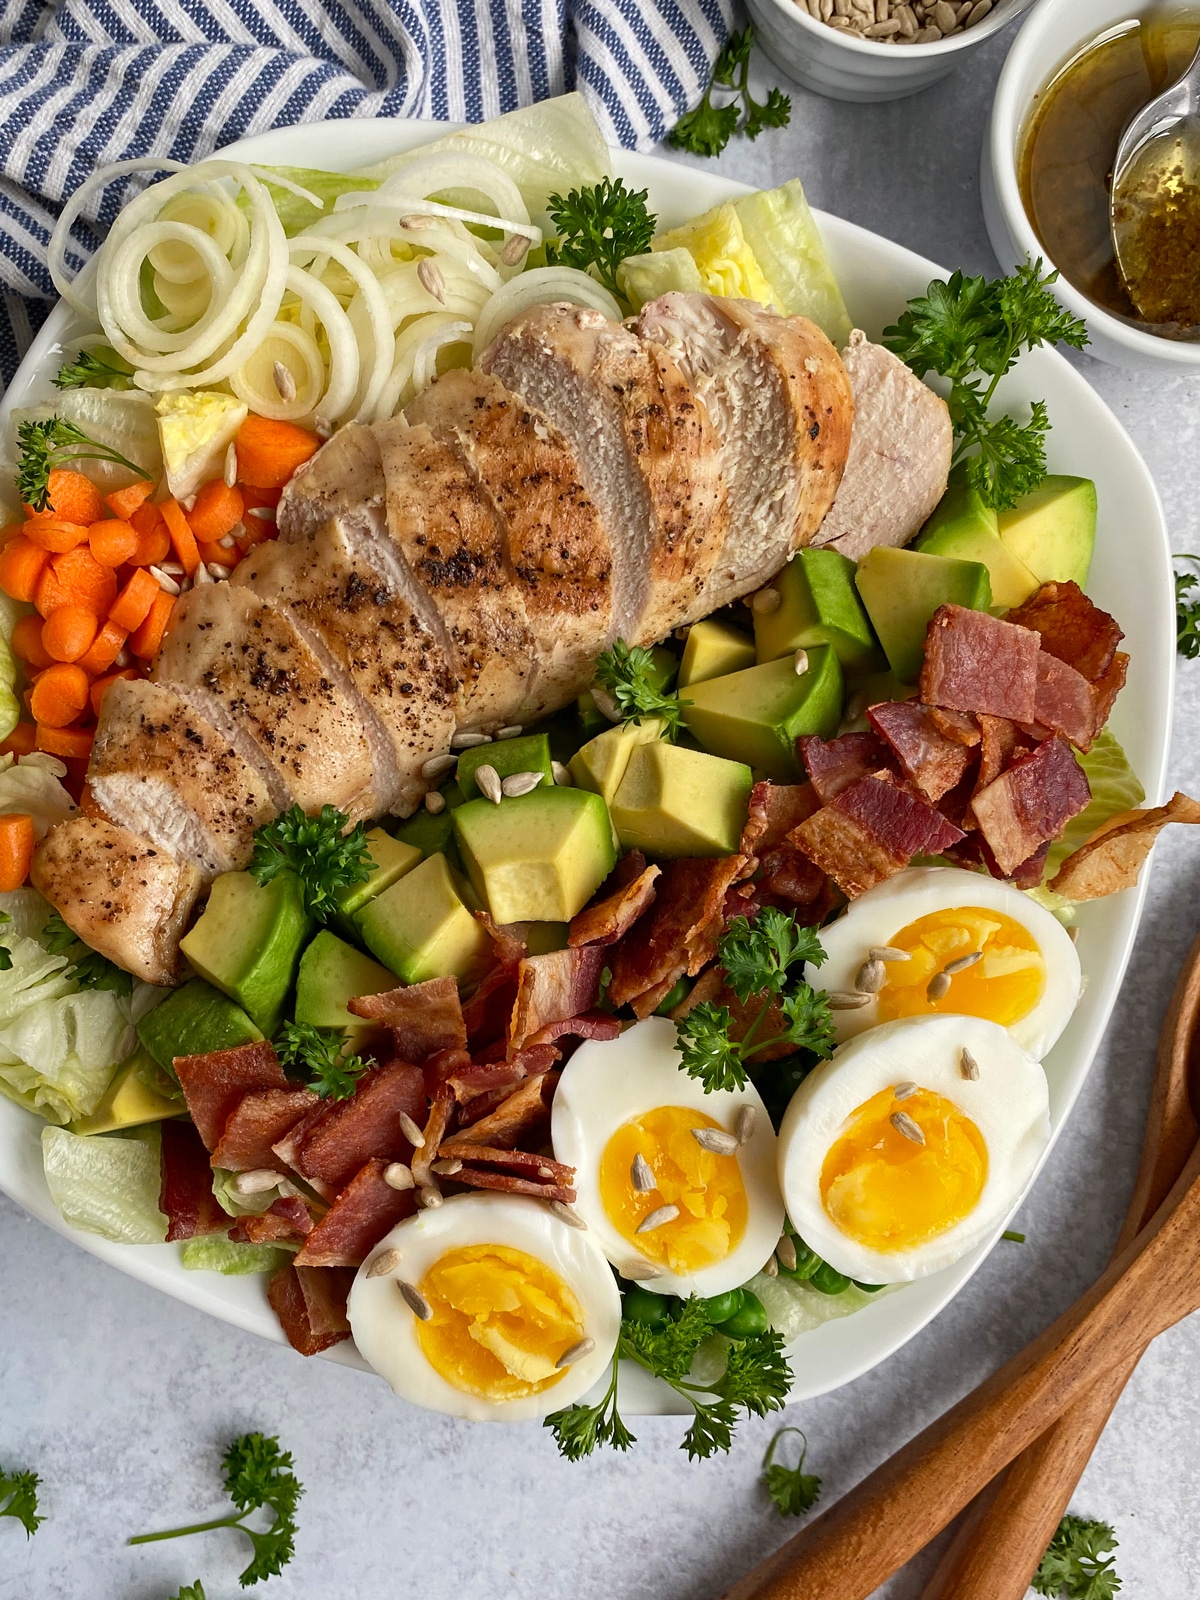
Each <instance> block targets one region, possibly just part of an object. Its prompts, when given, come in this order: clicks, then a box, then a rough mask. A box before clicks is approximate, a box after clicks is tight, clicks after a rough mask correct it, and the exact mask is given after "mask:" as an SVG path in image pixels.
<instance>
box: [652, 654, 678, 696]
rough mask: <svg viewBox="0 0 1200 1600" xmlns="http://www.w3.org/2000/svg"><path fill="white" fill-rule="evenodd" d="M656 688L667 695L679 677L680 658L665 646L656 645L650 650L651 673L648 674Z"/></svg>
mask: <svg viewBox="0 0 1200 1600" xmlns="http://www.w3.org/2000/svg"><path fill="white" fill-rule="evenodd" d="M647 676H648V677H649V679H650V682H651V683H652V684H653V685H654V687H655V688H656V689H658V690H660V691H661V692H662V693H663V694H666V692H667V690H668V689H670V688H671V687H672V686H673V685H674V683H675V680H676V678H678V676H679V657H678V656H677V655H676V654H675V652H674V651H673V650H668V649H667V647H666V645H665V644H656V645H654V646H652V648H651V650H650V671H649V673H648V674H647Z"/></svg>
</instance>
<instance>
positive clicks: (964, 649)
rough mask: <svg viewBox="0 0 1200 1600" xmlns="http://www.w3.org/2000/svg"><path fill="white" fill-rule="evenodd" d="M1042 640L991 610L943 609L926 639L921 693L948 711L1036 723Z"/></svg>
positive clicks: (929, 701) (1027, 629)
mask: <svg viewBox="0 0 1200 1600" xmlns="http://www.w3.org/2000/svg"><path fill="white" fill-rule="evenodd" d="M1039 644H1040V641H1039V638H1038V635H1037V634H1036V633H1035V632H1034V631H1033V630H1032V629H1031V628H1021V627H1017V626H1016V625H1015V624H1014V623H1012V622H1001V621H1000V619H999V618H998V617H993V616H989V615H988V613H987V612H986V611H970V610H968V608H967V607H966V606H939V607H938V609H937V610H936V611H935V612H934V614H933V619H932V621H931V622H930V624H929V628H928V630H927V632H926V634H925V660H924V663H923V664H922V667H921V681H920V694H921V699H922V700H923V701H924V703H925V704H926V705H929V706H941V707H942V708H943V709H944V710H947V711H973V712H975V713H977V714H978V713H979V712H983V713H985V714H986V715H987V716H989V717H1010V718H1011V719H1012V720H1013V721H1014V722H1033V721H1034V720H1035V714H1036V701H1037V658H1038V649H1039Z"/></svg>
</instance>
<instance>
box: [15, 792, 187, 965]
mask: <svg viewBox="0 0 1200 1600" xmlns="http://www.w3.org/2000/svg"><path fill="white" fill-rule="evenodd" d="M30 880H31V882H32V883H33V886H34V888H35V889H39V890H40V891H41V892H42V894H44V895H45V896H46V899H47V900H49V901H50V902H51V904H52V905H55V906H57V908H58V910H59V911H60V912H61V913H62V917H63V920H64V921H65V922H66V924H67V926H68V927H69V928H70V929H71V931H72V932H73V933H75V934H77V935H78V936H79V938H81V939H84V940H86V941H87V943H88V944H90V945H91V947H92V949H93V950H99V952H100V954H101V955H102V956H107V957H108V959H109V960H110V961H115V962H116V963H117V965H118V966H121V967H124V968H125V970H126V971H127V972H132V973H133V974H134V976H135V977H138V978H141V979H143V980H144V981H145V982H146V983H158V984H167V983H174V982H175V980H176V978H177V977H178V975H179V940H180V938H181V937H182V935H183V930H184V928H185V927H186V926H187V923H188V919H189V918H190V917H191V914H192V909H193V907H194V906H195V904H196V897H197V895H198V894H199V893H200V884H201V878H200V873H199V871H198V869H197V868H196V867H195V866H194V865H193V863H192V862H190V861H177V860H176V859H175V858H174V856H171V855H169V854H168V853H167V852H166V851H165V850H160V849H158V848H157V847H156V846H155V845H151V844H147V842H146V840H145V839H144V838H142V837H140V836H139V835H138V834H134V833H130V832H129V831H128V829H126V828H118V827H116V826H114V824H113V823H111V822H103V821H101V820H99V819H97V818H94V817H72V818H71V820H70V821H69V822H61V823H59V825H58V827H57V828H53V829H51V831H50V832H49V833H48V834H47V835H46V837H45V838H44V839H43V840H42V842H41V844H40V845H39V846H38V850H37V854H36V855H35V856H34V861H33V870H32V872H31V873H30Z"/></svg>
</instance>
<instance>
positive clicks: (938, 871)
mask: <svg viewBox="0 0 1200 1600" xmlns="http://www.w3.org/2000/svg"><path fill="white" fill-rule="evenodd" d="M957 906H982V907H983V908H984V909H985V910H988V911H1000V912H1003V914H1004V915H1005V916H1007V917H1011V918H1012V920H1013V921H1014V922H1019V923H1020V924H1021V926H1022V927H1023V928H1026V929H1027V930H1028V932H1029V934H1030V936H1031V938H1032V939H1033V940H1034V943H1035V944H1036V945H1037V947H1038V950H1039V951H1040V952H1041V956H1042V959H1043V961H1044V962H1045V966H1046V982H1045V990H1044V992H1043V994H1042V997H1041V999H1040V1000H1039V1001H1038V1003H1037V1005H1036V1006H1034V1008H1033V1010H1032V1011H1030V1012H1029V1014H1028V1015H1027V1016H1024V1017H1021V1018H1020V1019H1019V1020H1018V1021H1016V1022H1014V1023H1013V1024H1012V1025H1011V1026H1010V1028H1009V1029H1008V1031H1009V1033H1011V1034H1012V1036H1013V1038H1014V1039H1015V1040H1016V1041H1017V1043H1018V1044H1019V1045H1021V1046H1022V1048H1023V1049H1025V1050H1028V1051H1029V1053H1030V1054H1031V1055H1034V1056H1036V1057H1037V1058H1038V1060H1039V1061H1040V1060H1041V1059H1042V1058H1043V1056H1045V1055H1046V1053H1047V1052H1048V1051H1049V1049H1050V1047H1051V1045H1053V1044H1054V1042H1055V1040H1056V1039H1057V1038H1058V1036H1059V1034H1060V1033H1062V1031H1063V1029H1064V1028H1065V1027H1066V1025H1067V1023H1068V1022H1069V1021H1070V1020H1071V1014H1072V1012H1073V1011H1074V1010H1075V1007H1076V1005H1077V1004H1078V1003H1079V996H1080V993H1081V992H1082V987H1083V980H1082V976H1081V974H1080V970H1079V956H1078V955H1077V953H1076V950H1075V946H1074V945H1073V944H1072V943H1071V938H1070V935H1069V934H1068V933H1067V930H1066V929H1065V928H1064V927H1063V925H1062V923H1061V922H1059V921H1058V919H1057V918H1056V917H1053V916H1051V914H1050V912H1049V911H1047V910H1046V909H1045V907H1043V906H1039V905H1038V904H1037V902H1036V901H1034V900H1031V899H1030V898H1029V896H1028V895H1027V894H1023V893H1022V891H1021V890H1020V889H1014V888H1013V886H1012V884H1011V883H1002V882H1001V881H1000V879H999V878H991V877H987V876H985V875H984V874H983V873H981V872H967V871H965V870H964V869H963V868H962V867H909V868H907V869H906V870H905V871H904V872H898V873H896V874H895V876H894V877H891V878H888V879H887V880H886V881H885V882H884V883H881V884H879V885H878V886H877V887H876V888H874V889H868V890H867V892H866V894H862V895H859V897H858V899H857V900H854V901H852V902H851V904H850V907H849V909H848V910H847V912H846V914H845V916H843V917H840V918H839V919H838V921H837V922H833V923H831V924H830V925H829V926H828V927H827V928H822V929H821V944H822V946H823V947H824V949H825V952H826V955H827V957H828V960H827V961H826V962H825V965H824V966H823V967H821V969H820V971H819V973H817V974H816V975H815V976H814V977H813V982H814V983H816V984H819V985H820V987H821V988H823V989H827V990H829V991H830V992H831V993H832V992H834V991H837V990H841V991H844V992H848V991H852V990H853V989H854V987H855V979H856V977H857V975H858V972H859V969H860V968H861V967H862V965H863V963H864V962H865V961H866V960H867V957H868V952H869V951H870V950H871V949H872V948H873V947H874V946H879V945H888V944H891V943H892V942H893V940H894V939H895V937H896V935H897V934H898V933H899V932H900V931H901V929H903V928H907V927H909V926H910V925H911V924H912V923H914V922H917V921H918V920H919V919H920V918H921V917H927V916H929V915H930V914H931V913H932V912H935V911H949V910H953V909H954V908H955V907H957ZM953 995H954V990H953V988H951V991H950V998H951V999H953ZM942 1014H943V1015H946V1014H947V1013H944V1012H943V1013H942ZM833 1020H834V1024H835V1026H836V1029H837V1037H838V1039H839V1041H841V1040H845V1039H851V1038H853V1037H854V1036H855V1034H859V1033H862V1032H863V1031H864V1030H865V1029H867V1028H873V1027H875V1026H877V1025H878V1021H879V1005H878V1002H877V1000H875V999H874V998H872V999H871V1000H870V1002H869V1003H868V1004H867V1005H865V1006H861V1007H860V1008H859V1009H858V1010H855V1011H835V1012H834V1013H833Z"/></svg>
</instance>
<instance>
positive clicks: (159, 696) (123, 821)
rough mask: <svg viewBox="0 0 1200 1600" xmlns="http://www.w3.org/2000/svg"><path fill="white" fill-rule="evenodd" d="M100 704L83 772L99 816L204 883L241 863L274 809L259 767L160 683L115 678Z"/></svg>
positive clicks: (245, 858)
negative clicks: (190, 865)
mask: <svg viewBox="0 0 1200 1600" xmlns="http://www.w3.org/2000/svg"><path fill="white" fill-rule="evenodd" d="M110 696H111V697H112V699H111V703H108V702H109V697H110ZM105 701H106V706H105V713H104V717H103V719H102V721H101V723H100V725H99V727H98V728H97V730H96V739H95V743H94V744H93V746H92V760H91V765H90V766H89V768H88V785H89V787H90V788H91V791H92V795H93V797H94V798H95V800H96V803H97V805H99V806H100V808H101V810H103V811H104V812H105V813H106V814H107V815H108V816H109V817H110V818H111V819H112V821H113V822H115V823H118V824H119V825H120V826H121V827H123V828H128V829H129V830H130V832H132V833H137V834H141V835H142V836H143V838H145V839H147V840H149V841H150V843H151V844H153V845H156V846H157V847H158V848H159V849H160V850H166V851H168V852H169V853H170V854H171V855H173V856H176V857H178V858H179V859H180V860H181V861H193V862H195V864H196V866H197V867H198V868H199V870H200V873H201V876H202V877H203V878H204V879H205V880H206V881H207V880H208V879H210V878H214V877H215V876H216V875H217V873H218V872H230V871H233V870H235V869H237V868H239V867H244V866H245V865H246V863H247V861H249V859H250V850H251V845H252V842H253V837H254V830H255V828H258V827H261V826H262V824H263V823H264V822H269V821H270V819H271V818H272V817H273V816H274V815H275V814H276V811H277V809H278V808H277V807H276V805H275V804H274V801H273V800H272V797H271V792H270V790H269V789H268V787H267V785H266V783H265V781H264V779H263V776H262V773H261V771H260V770H259V768H258V766H254V765H251V764H250V763H248V762H246V761H244V760H243V759H242V757H241V756H240V755H238V753H237V751H236V750H235V749H234V748H233V746H232V745H231V744H230V743H229V741H228V740H227V739H226V738H224V737H223V735H221V734H220V733H218V732H217V730H216V729H215V728H214V727H213V726H212V724H211V723H210V722H208V721H206V720H205V718H203V717H202V716H200V715H199V714H198V713H197V712H196V711H195V710H194V708H193V707H191V706H189V705H188V704H187V703H186V702H185V701H183V700H181V699H180V698H179V696H178V695H177V694H175V693H174V692H173V691H172V690H171V689H168V688H167V687H166V686H165V685H163V684H160V683H151V682H149V680H147V679H145V678H136V679H134V680H132V681H131V682H125V681H123V680H121V679H118V680H117V681H116V682H115V683H113V684H112V685H110V687H109V690H108V693H107V694H106V695H105Z"/></svg>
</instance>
